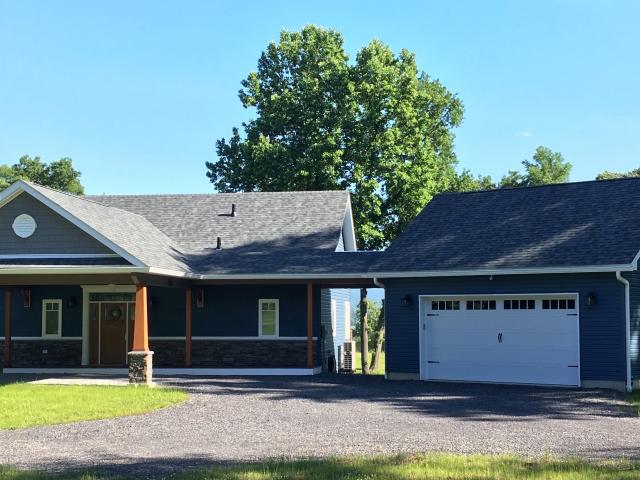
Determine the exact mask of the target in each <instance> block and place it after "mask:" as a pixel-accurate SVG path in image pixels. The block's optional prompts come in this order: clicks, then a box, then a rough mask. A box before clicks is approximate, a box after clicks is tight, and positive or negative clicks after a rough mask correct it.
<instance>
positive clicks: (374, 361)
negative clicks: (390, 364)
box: [371, 300, 385, 372]
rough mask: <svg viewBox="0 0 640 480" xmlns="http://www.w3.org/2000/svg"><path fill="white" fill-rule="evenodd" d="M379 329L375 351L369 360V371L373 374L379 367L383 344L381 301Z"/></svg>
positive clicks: (382, 310) (382, 309)
mask: <svg viewBox="0 0 640 480" xmlns="http://www.w3.org/2000/svg"><path fill="white" fill-rule="evenodd" d="M378 325H380V328H379V329H378V331H377V332H376V349H375V351H374V352H373V359H372V360H371V371H373V372H375V371H376V370H378V368H379V367H380V357H382V345H383V344H384V326H385V324H384V300H383V301H382V308H381V309H380V319H379V320H378Z"/></svg>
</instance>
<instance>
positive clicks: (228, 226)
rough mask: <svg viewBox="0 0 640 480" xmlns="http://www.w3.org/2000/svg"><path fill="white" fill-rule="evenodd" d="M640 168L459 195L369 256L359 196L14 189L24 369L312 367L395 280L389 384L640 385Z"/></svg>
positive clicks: (0, 208)
mask: <svg viewBox="0 0 640 480" xmlns="http://www.w3.org/2000/svg"><path fill="white" fill-rule="evenodd" d="M638 212H640V179H622V180H611V181H598V182H595V181H594V182H580V183H570V184H562V185H548V186H541V187H529V188H520V189H500V190H494V191H485V192H472V193H458V194H441V195H438V196H436V197H434V199H433V200H432V201H431V202H430V203H429V204H428V205H427V206H426V207H425V208H424V209H423V211H422V212H421V213H420V214H419V215H418V216H417V217H416V219H415V220H414V221H413V222H412V223H411V224H409V225H408V226H407V227H406V229H405V230H404V231H403V232H402V233H401V234H400V235H399V237H398V238H397V239H396V240H395V241H394V242H393V243H392V244H391V245H390V246H389V247H388V248H387V249H386V250H385V251H383V252H358V251H356V241H355V235H354V226H353V219H352V214H351V205H350V198H349V194H348V193H347V192H340V191H337V192H287V193H283V192H281V193H277V192H274V193H237V194H213V195H139V196H138V195H125V196H88V197H77V196H73V195H69V194H66V193H62V192H58V191H55V190H52V189H49V188H45V187H42V186H39V185H35V184H32V183H28V182H24V181H18V182H16V183H15V184H14V185H12V186H10V187H9V188H8V189H6V190H4V191H3V192H1V193H0V282H1V283H2V285H3V288H4V295H1V296H0V312H1V316H0V328H1V332H2V333H3V335H2V337H1V338H0V349H1V355H0V358H1V359H2V362H3V368H4V371H5V372H35V371H38V372H47V371H54V372H71V373H72V372H86V371H103V370H105V371H120V370H122V372H123V373H126V372H128V375H129V378H130V380H131V381H132V382H147V381H150V380H151V377H152V372H153V371H154V366H155V372H156V373H158V374H162V373H166V374H185V375H186V374H192V375H196V374H200V375H222V374H289V375H310V374H314V373H319V372H321V371H327V370H336V369H337V368H339V365H337V362H339V358H338V350H339V347H340V346H341V345H343V344H344V342H345V341H349V340H350V339H351V326H350V316H351V315H350V312H351V305H350V302H349V295H348V289H349V288H362V287H373V286H377V287H380V286H383V287H384V288H385V323H386V339H385V348H386V353H387V355H386V376H387V378H389V379H408V380H429V381H458V382H494V383H517V384H541V385H558V386H574V387H577V386H581V387H606V388H616V389H621V390H622V389H626V390H631V389H632V388H633V387H636V388H637V387H638V386H639V382H640V274H639V273H638V258H639V256H640V218H638V217H639V216H640V213H638Z"/></svg>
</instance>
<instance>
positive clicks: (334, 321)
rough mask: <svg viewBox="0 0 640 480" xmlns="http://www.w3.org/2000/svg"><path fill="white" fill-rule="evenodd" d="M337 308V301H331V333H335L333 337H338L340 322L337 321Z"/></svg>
mask: <svg viewBox="0 0 640 480" xmlns="http://www.w3.org/2000/svg"><path fill="white" fill-rule="evenodd" d="M336 310H337V306H336V301H335V300H331V331H332V332H333V336H334V337H335V336H336V328H337V326H338V322H337V319H336V316H337V313H338V312H336Z"/></svg>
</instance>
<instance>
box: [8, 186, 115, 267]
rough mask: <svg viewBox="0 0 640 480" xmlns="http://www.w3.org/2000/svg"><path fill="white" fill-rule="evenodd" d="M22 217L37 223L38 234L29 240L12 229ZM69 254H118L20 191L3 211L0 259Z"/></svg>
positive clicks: (90, 255)
mask: <svg viewBox="0 0 640 480" xmlns="http://www.w3.org/2000/svg"><path fill="white" fill-rule="evenodd" d="M19 215H29V216H30V217H32V218H33V219H34V220H35V222H36V229H35V231H34V232H33V234H32V235H30V236H28V237H26V238H21V237H20V236H18V235H17V234H16V233H15V232H14V230H13V222H14V220H15V219H16V218H17V217H18V216H19ZM70 255H75V256H78V255H82V256H85V257H93V258H99V257H106V256H111V255H113V256H116V255H117V254H115V253H114V251H113V250H111V249H110V248H108V247H107V246H106V245H105V244H103V243H101V242H99V241H98V240H96V239H95V238H94V237H92V236H91V235H89V234H88V233H86V232H85V231H83V230H81V229H80V228H78V227H77V226H75V225H73V224H72V223H71V222H70V221H68V220H67V219H65V218H63V217H62V216H61V215H59V214H58V213H56V212H54V211H53V210H51V209H50V208H49V207H47V206H46V205H44V204H43V203H42V202H40V201H38V200H36V199H35V198H34V197H32V196H31V195H29V194H27V193H23V192H21V193H20V194H18V195H17V196H15V197H14V198H12V199H11V200H10V201H9V202H7V203H5V204H4V205H3V206H2V207H1V208H0V257H2V258H9V257H13V258H18V257H20V256H23V257H24V256H29V257H32V258H33V257H36V256H40V257H45V256H47V257H50V258H52V257H55V256H58V257H60V256H70Z"/></svg>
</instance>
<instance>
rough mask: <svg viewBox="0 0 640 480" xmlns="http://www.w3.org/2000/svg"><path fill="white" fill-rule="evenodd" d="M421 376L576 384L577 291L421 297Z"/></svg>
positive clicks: (577, 383) (439, 378) (577, 347)
mask: <svg viewBox="0 0 640 480" xmlns="http://www.w3.org/2000/svg"><path fill="white" fill-rule="evenodd" d="M422 302H423V305H422V307H423V308H422V312H423V330H422V334H423V338H422V342H421V344H422V349H423V351H422V355H421V356H422V362H423V366H422V367H423V368H422V377H423V378H427V379H430V380H460V381H465V380H466V381H479V382H504V383H532V384H546V385H576V386H577V385H580V367H579V364H580V341H579V330H578V325H579V321H578V309H577V306H578V301H577V298H576V296H575V295H573V294H571V295H520V296H491V297H463V296H460V297H455V296H444V297H423V299H422Z"/></svg>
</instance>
